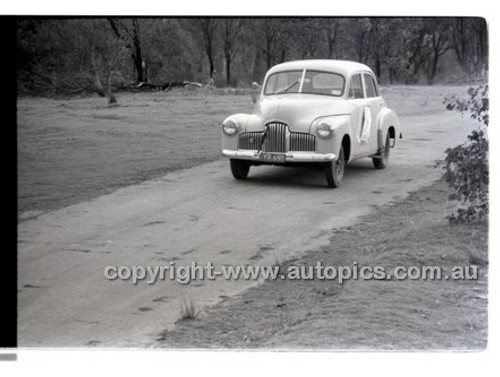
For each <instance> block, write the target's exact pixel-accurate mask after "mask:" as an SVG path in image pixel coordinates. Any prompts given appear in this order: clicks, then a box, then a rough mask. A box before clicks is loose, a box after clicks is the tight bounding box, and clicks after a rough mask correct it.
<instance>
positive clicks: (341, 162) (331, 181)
mask: <svg viewBox="0 0 500 377" xmlns="http://www.w3.org/2000/svg"><path fill="white" fill-rule="evenodd" d="M344 172H345V156H344V148H343V147H340V151H339V157H338V158H337V160H336V161H332V162H328V163H327V164H326V165H325V177H326V182H327V183H328V187H331V188H334V187H339V186H340V183H341V182H342V179H344Z"/></svg>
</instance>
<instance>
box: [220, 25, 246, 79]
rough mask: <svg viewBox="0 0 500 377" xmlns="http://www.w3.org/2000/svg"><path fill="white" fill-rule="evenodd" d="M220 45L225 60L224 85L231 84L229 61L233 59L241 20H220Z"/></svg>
mask: <svg viewBox="0 0 500 377" xmlns="http://www.w3.org/2000/svg"><path fill="white" fill-rule="evenodd" d="M220 23H221V33H222V45H223V52H224V60H225V62H226V85H227V86H230V85H231V63H232V61H233V57H234V53H235V47H236V41H237V39H238V36H239V35H240V33H241V30H242V20H241V19H235V18H223V19H222V20H221V21H220Z"/></svg>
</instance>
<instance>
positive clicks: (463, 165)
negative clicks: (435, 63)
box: [444, 85, 489, 223]
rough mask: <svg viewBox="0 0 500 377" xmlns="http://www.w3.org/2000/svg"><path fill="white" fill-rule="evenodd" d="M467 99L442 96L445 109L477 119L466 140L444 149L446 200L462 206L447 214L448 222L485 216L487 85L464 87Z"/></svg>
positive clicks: (479, 218) (486, 187) (487, 170)
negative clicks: (448, 191)
mask: <svg viewBox="0 0 500 377" xmlns="http://www.w3.org/2000/svg"><path fill="white" fill-rule="evenodd" d="M467 93H468V96H469V97H468V99H466V100H463V99H459V98H457V97H451V98H446V99H445V103H446V108H447V109H448V110H454V111H458V112H460V113H462V114H465V115H468V116H470V118H471V119H474V120H475V121H477V122H478V129H477V130H474V131H472V133H471V134H470V135H468V137H467V142H466V143H464V144H462V145H458V146H456V147H454V148H449V149H448V150H446V154H447V155H446V159H445V175H444V178H445V180H446V182H447V183H448V184H449V186H450V187H451V188H452V189H453V193H452V194H451V195H450V200H457V201H460V202H461V203H462V206H461V207H460V208H459V209H458V210H457V212H456V213H453V214H451V215H450V216H448V219H449V220H450V222H451V223H466V222H473V221H483V220H486V219H487V217H488V180H489V167H488V136H487V133H486V131H487V126H488V124H489V116H488V110H489V98H488V85H481V86H478V87H475V88H470V89H469V90H468V92H467Z"/></svg>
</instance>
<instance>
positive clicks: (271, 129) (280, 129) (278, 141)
mask: <svg viewBox="0 0 500 377" xmlns="http://www.w3.org/2000/svg"><path fill="white" fill-rule="evenodd" d="M287 128H288V127H287V126H286V124H284V123H277V122H275V123H268V124H267V125H266V131H265V133H266V140H265V141H264V148H263V150H264V151H265V152H278V153H285V152H286V150H287V148H286V137H287V135H286V134H287Z"/></svg>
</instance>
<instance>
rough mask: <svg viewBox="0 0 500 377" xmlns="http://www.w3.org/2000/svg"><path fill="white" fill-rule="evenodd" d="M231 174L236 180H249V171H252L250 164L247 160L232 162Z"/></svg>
mask: <svg viewBox="0 0 500 377" xmlns="http://www.w3.org/2000/svg"><path fill="white" fill-rule="evenodd" d="M229 163H230V165H231V173H233V177H234V178H236V179H247V177H248V171H249V170H250V162H248V161H245V160H234V159H231V160H230V162H229Z"/></svg>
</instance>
